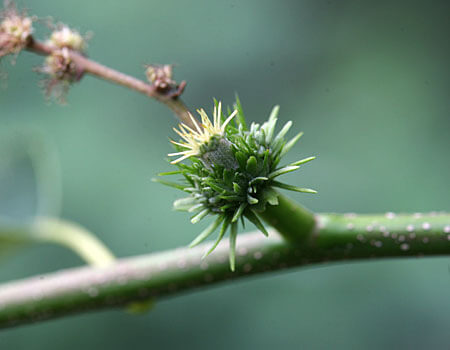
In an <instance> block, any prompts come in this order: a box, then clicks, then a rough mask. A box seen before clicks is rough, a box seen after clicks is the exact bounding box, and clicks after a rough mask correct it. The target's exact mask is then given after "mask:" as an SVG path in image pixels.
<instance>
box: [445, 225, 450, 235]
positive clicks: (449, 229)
mask: <svg viewBox="0 0 450 350" xmlns="http://www.w3.org/2000/svg"><path fill="white" fill-rule="evenodd" d="M444 232H445V233H450V225H447V226H445V227H444Z"/></svg>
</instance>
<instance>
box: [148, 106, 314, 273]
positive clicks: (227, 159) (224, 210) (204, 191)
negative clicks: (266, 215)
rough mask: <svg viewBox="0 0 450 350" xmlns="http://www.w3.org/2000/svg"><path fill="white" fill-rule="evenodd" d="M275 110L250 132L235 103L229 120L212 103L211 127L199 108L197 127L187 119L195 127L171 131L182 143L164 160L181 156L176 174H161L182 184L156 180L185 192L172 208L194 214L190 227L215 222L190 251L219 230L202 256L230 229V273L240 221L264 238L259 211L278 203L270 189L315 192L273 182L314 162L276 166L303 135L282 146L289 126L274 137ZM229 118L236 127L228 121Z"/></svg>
mask: <svg viewBox="0 0 450 350" xmlns="http://www.w3.org/2000/svg"><path fill="white" fill-rule="evenodd" d="M278 110H279V107H278V106H276V107H274V108H273V110H272V112H271V114H270V117H269V120H268V121H267V122H265V123H263V124H262V125H259V124H256V123H252V124H251V125H250V129H248V128H247V126H246V123H245V118H244V114H243V112H242V107H241V105H240V102H239V99H237V101H236V104H235V110H234V111H233V112H231V110H228V115H229V116H228V117H224V116H223V115H222V111H221V103H220V102H219V103H217V102H216V103H215V108H214V115H213V123H211V121H210V120H209V119H208V116H207V115H206V113H205V111H204V110H199V111H198V113H199V114H200V116H201V119H202V121H201V124H199V123H198V122H197V121H195V119H194V118H193V117H192V116H191V119H192V122H193V124H194V125H195V127H194V128H190V127H189V126H187V125H185V124H181V125H180V127H179V128H180V130H176V129H175V131H176V132H177V133H178V135H180V136H181V138H182V140H181V141H180V142H175V141H172V143H173V144H174V145H175V148H176V149H177V152H175V153H171V154H169V156H181V157H180V158H178V159H176V160H175V161H172V164H175V165H176V166H177V167H178V168H179V170H177V171H172V172H167V173H162V174H160V175H161V176H162V175H174V174H181V175H182V176H183V177H184V181H183V183H174V182H169V181H165V180H162V179H157V181H158V182H161V183H163V184H166V185H169V186H172V187H175V188H177V189H180V190H182V191H184V192H187V193H188V196H187V197H185V198H181V199H178V200H177V201H175V203H174V207H175V209H176V210H182V211H187V212H190V213H194V215H193V217H192V218H191V222H192V223H194V224H195V223H197V222H199V221H200V220H202V219H203V218H205V217H206V216H208V215H215V216H216V219H215V221H214V222H213V223H212V224H211V225H210V226H208V227H207V228H206V229H205V230H204V231H203V232H201V233H200V235H198V236H197V237H196V238H195V239H194V240H193V241H192V243H191V245H190V246H191V247H193V246H196V245H197V244H199V243H201V242H203V241H204V240H205V239H206V238H208V237H209V236H210V235H211V234H212V233H213V232H214V231H215V230H216V229H217V228H218V227H219V226H220V232H219V236H218V238H217V240H216V241H215V243H214V244H213V246H212V247H211V248H210V249H209V250H208V251H207V252H206V253H205V255H204V256H205V257H206V256H207V255H209V254H210V253H211V252H212V251H213V250H214V249H215V248H216V247H217V245H218V244H219V242H220V241H221V240H222V238H223V237H224V235H225V233H226V231H227V229H228V228H230V266H231V269H232V270H234V268H235V250H236V236H237V231H238V222H239V220H240V221H241V223H242V225H243V226H244V218H247V219H248V220H249V221H251V222H252V223H253V224H255V226H256V227H257V228H258V229H259V230H260V231H261V232H262V233H263V234H264V235H266V236H267V235H268V233H267V230H266V229H265V227H264V225H263V224H262V222H261V220H260V219H259V218H258V213H259V212H262V211H264V210H265V208H266V206H267V205H277V204H278V194H277V192H276V191H275V190H274V188H275V187H278V188H283V189H287V190H291V191H297V192H306V193H315V191H314V190H311V189H306V188H299V187H296V186H291V185H287V184H284V183H281V182H278V181H277V180H276V178H278V176H280V175H283V174H286V173H289V172H291V171H294V170H297V169H298V168H299V167H300V165H301V164H304V163H307V162H309V161H311V160H313V159H314V158H315V157H309V158H305V159H302V160H299V161H297V162H294V163H291V164H288V165H285V166H279V163H280V160H281V158H282V157H283V156H284V155H285V154H286V153H287V152H288V151H289V150H290V149H291V148H292V147H293V146H294V144H295V143H296V142H297V141H298V140H299V139H300V137H301V136H302V133H299V134H297V135H296V136H295V137H294V138H292V139H291V140H290V141H288V142H286V139H285V135H286V133H287V132H288V130H289V129H290V127H291V125H292V122H290V121H289V122H288V123H286V124H285V125H284V127H283V128H282V129H281V130H280V131H279V132H278V133H277V134H275V126H276V123H277V115H278ZM234 117H235V118H234ZM233 118H234V121H235V125H232V124H231V123H230V121H231V120H232V119H233ZM185 159H189V161H190V162H189V164H184V163H181V161H182V160H185Z"/></svg>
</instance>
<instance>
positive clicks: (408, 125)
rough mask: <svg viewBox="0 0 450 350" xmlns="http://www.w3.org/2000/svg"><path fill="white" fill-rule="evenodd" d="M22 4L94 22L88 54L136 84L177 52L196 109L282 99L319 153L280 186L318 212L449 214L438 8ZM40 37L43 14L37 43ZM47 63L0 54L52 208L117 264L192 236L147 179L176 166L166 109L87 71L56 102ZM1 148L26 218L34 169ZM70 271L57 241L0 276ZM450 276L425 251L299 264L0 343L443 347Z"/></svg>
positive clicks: (10, 99)
mask: <svg viewBox="0 0 450 350" xmlns="http://www.w3.org/2000/svg"><path fill="white" fill-rule="evenodd" d="M21 5H25V6H26V7H28V8H30V9H31V13H33V14H36V15H38V16H40V17H45V16H49V15H52V16H53V17H54V18H55V19H56V20H61V21H64V22H65V23H67V24H69V25H73V26H74V27H75V28H77V29H79V30H81V31H82V32H85V31H88V30H92V31H93V32H94V33H95V35H94V38H93V39H92V40H91V42H90V47H89V54H90V56H91V57H93V58H95V59H96V60H99V61H100V62H103V63H105V64H108V65H110V66H111V67H115V68H117V69H119V70H122V71H124V72H127V73H130V74H132V75H135V76H137V77H141V78H143V77H144V76H143V65H144V64H146V63H175V64H176V68H175V78H176V79H177V80H178V81H180V80H187V82H188V87H187V89H186V92H185V94H184V96H183V97H184V100H185V101H186V102H187V104H188V105H189V106H190V107H192V108H197V107H205V108H207V109H211V107H212V98H213V97H217V98H220V99H222V100H223V101H224V102H225V103H226V104H230V103H232V102H233V98H234V93H235V92H238V93H239V95H240V97H241V100H242V102H243V105H244V110H245V111H246V114H247V117H248V118H249V119H251V120H254V121H263V120H264V119H265V118H267V116H268V113H269V112H270V109H271V107H272V106H273V105H274V104H280V105H281V114H280V117H281V121H282V122H285V121H287V120H293V121H294V126H295V128H294V129H296V130H303V131H304V132H305V136H304V137H303V138H302V140H301V142H300V143H299V145H298V146H296V148H295V149H294V151H292V152H291V153H292V154H291V155H290V160H297V159H299V158H300V157H303V156H310V155H317V156H318V159H317V160H316V161H314V162H313V163H311V164H310V165H308V166H306V167H305V168H304V170H303V171H302V172H296V173H295V174H293V175H292V176H290V177H289V176H286V177H285V179H286V180H289V182H290V183H293V184H297V185H300V186H306V187H312V188H315V189H318V190H319V194H318V195H316V196H310V195H304V194H303V195H302V194H298V195H297V194H291V193H290V194H289V195H290V196H292V197H294V198H295V199H296V200H298V201H300V202H302V203H304V204H305V205H306V206H308V207H309V208H311V209H312V210H314V211H318V212H348V211H351V212H358V213H369V212H385V211H394V212H427V211H432V210H446V211H449V210H450V186H449V178H450V162H449V151H450V137H449V130H450V113H449V111H450V108H449V107H450V103H449V91H450V75H449V58H450V47H449V39H448V34H449V29H450V23H449V10H450V6H449V2H448V1H430V2H429V1H404V0H403V1H395V2H394V1H387V0H384V1H376V2H374V1H356V0H354V1H351V0H344V1H324V0H308V1H305V0H302V1H294V0H292V1H268V0H252V1H206V0H205V1H161V0H152V1H137V0H129V1H126V2H124V1H88V0H78V1H55V0H40V1H29V2H22V3H21ZM47 34H48V29H46V28H45V26H42V25H41V26H40V28H39V30H38V32H37V36H38V37H40V38H43V37H44V36H45V35H47ZM41 61H42V58H40V57H37V56H35V55H31V54H29V53H24V54H22V55H20V57H19V59H18V62H17V64H16V65H15V66H11V65H9V64H7V63H6V62H3V64H2V69H3V70H6V71H7V72H8V75H9V77H8V88H7V89H2V90H1V92H0V131H1V135H3V136H2V138H5V137H6V136H5V135H9V137H12V139H15V137H16V136H15V135H18V134H20V130H26V132H34V133H38V134H40V135H41V137H43V138H44V139H45V140H47V141H46V142H47V143H48V144H47V145H46V147H47V148H44V150H45V149H48V152H50V149H52V146H51V145H53V148H55V149H56V150H57V152H58V153H59V157H60V168H61V178H62V184H63V185H62V192H63V200H62V212H61V215H62V217H64V218H66V219H69V220H73V221H76V222H78V223H80V224H82V225H84V226H85V227H87V228H88V229H90V230H92V231H93V232H95V233H96V234H97V235H98V236H99V237H100V238H101V239H102V240H103V241H104V242H105V243H106V244H107V245H108V246H109V247H110V248H111V249H112V250H113V252H115V253H116V254H117V255H118V256H130V255H136V254H145V253H149V252H154V251H158V250H162V249H170V248H174V247H177V246H181V245H185V244H187V243H188V242H189V241H190V240H191V239H192V238H193V237H194V235H195V234H196V233H198V232H199V230H200V228H201V227H199V226H194V225H191V224H190V223H189V221H188V218H187V216H186V215H185V214H183V213H177V212H174V211H172V209H171V205H172V201H173V200H174V199H175V198H177V197H178V196H179V193H177V192H176V191H175V190H172V189H168V188H165V187H164V186H161V185H159V184H155V183H152V182H151V178H152V177H154V176H155V174H156V173H158V172H160V171H165V170H168V169H170V168H169V165H168V164H167V162H166V160H165V158H166V154H167V153H168V152H170V151H171V147H170V145H169V143H168V142H167V141H168V138H169V137H174V136H175V135H174V133H173V132H172V131H171V128H172V127H173V126H175V125H176V120H175V119H174V118H173V117H172V115H171V114H170V112H169V111H168V110H166V109H165V107H164V106H162V105H160V104H158V103H157V102H155V101H152V100H149V99H148V98H146V97H145V96H141V95H139V94H137V93H135V92H131V91H128V90H126V89H123V88H121V87H118V86H113V85H110V84H107V83H104V82H102V81H99V80H96V79H94V78H91V77H86V78H85V79H84V80H83V81H82V83H81V84H79V85H77V86H74V87H73V88H72V89H71V91H70V93H69V96H68V104H67V105H66V106H60V105H58V104H56V103H46V102H45V100H44V98H43V94H42V91H41V89H39V88H38V84H39V80H40V79H41V77H39V76H37V75H36V74H34V73H32V72H31V70H32V68H33V67H35V66H37V65H39V64H40V63H41ZM291 135H293V133H292V134H291ZM39 142H41V141H39ZM5 147H6V146H5ZM45 152H46V151H44V158H45V156H48V154H46V153H45ZM0 156H1V157H3V158H0V164H3V176H2V177H0V202H1V203H2V204H1V206H0V209H1V210H2V214H3V215H5V214H8V215H11V216H14V217H23V216H27V215H30V213H32V212H33V210H35V208H34V206H35V202H36V200H35V198H34V188H33V186H34V180H33V177H32V176H30V165H29V164H27V161H26V159H25V160H24V159H22V160H18V161H9V162H8V161H7V158H8V152H7V151H6V150H5V149H3V150H2V152H0ZM8 159H9V158H8ZM51 163H52V164H53V166H55V164H54V163H55V162H54V160H53V161H51ZM5 164H9V165H13V169H14V171H15V172H14V173H7V172H6V170H5V169H6V165H5ZM50 165H51V164H50ZM50 168H51V167H50ZM8 169H11V168H8ZM5 174H6V175H5ZM48 176H49V177H48V179H49V182H50V183H51V182H52V181H54V183H55V185H56V184H57V181H56V176H57V175H55V174H52V172H51V171H50V172H49V174H48ZM52 179H53V180H52ZM55 192H57V191H55ZM80 264H82V262H81V261H80V260H79V259H78V257H76V256H74V255H73V254H72V253H71V252H69V251H67V250H64V249H63V248H59V247H53V246H36V247H33V248H30V249H28V250H25V251H23V252H22V253H21V254H18V255H15V256H13V257H11V258H10V259H8V260H5V261H3V262H2V264H1V266H0V281H2V282H3V281H7V280H11V279H17V278H23V277H27V276H32V275H35V274H39V273H45V272H50V271H55V270H58V269H61V268H67V267H73V266H78V265H80ZM449 269H450V264H449V259H448V258H435V259H422V260H401V261H400V260H397V261H379V262H365V263H359V264H348V265H347V264H344V265H335V264H333V265H329V266H326V267H321V268H311V269H299V270H293V271H290V272H288V273H282V274H272V275H271V276H265V277H258V278H253V279H251V280H245V281H239V282H235V283H232V284H227V285H223V286H220V287H215V288H212V289H208V290H203V291H197V292H195V293H193V294H189V295H183V296H179V297H176V298H173V299H169V300H164V301H161V302H160V303H158V304H157V305H156V307H155V309H154V310H153V311H152V312H150V313H148V314H145V315H142V316H132V315H128V314H126V313H124V312H122V311H120V310H116V311H105V312H101V313H94V314H84V315H78V316H73V317H68V318H65V319H61V320H54V321H50V322H46V323H42V324H36V325H32V326H25V327H22V328H18V329H11V330H7V331H3V332H1V333H0V348H1V349H27V350H28V349H61V348H64V349H65V350H71V349H101V348H105V349H124V348H129V349H138V348H148V349H211V348H213V349H217V350H219V349H230V348H235V349H273V348H278V349H297V348H304V349H400V348H404V349H423V348H428V349H431V348H433V349H449V347H450V332H449V328H450V273H449Z"/></svg>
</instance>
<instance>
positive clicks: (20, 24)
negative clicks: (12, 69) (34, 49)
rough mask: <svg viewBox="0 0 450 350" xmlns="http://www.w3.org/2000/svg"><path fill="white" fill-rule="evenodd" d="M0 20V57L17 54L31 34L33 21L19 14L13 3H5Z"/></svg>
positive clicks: (25, 44)
mask: <svg viewBox="0 0 450 350" xmlns="http://www.w3.org/2000/svg"><path fill="white" fill-rule="evenodd" d="M0 20H1V23H0V57H2V56H6V55H10V54H18V53H19V52H20V51H21V50H22V49H23V48H25V47H26V46H27V44H28V42H29V40H30V37H31V34H32V33H33V19H32V18H31V17H28V16H26V15H25V14H20V13H19V12H18V11H17V9H16V7H15V6H14V4H13V3H9V2H5V10H3V12H1V13H0Z"/></svg>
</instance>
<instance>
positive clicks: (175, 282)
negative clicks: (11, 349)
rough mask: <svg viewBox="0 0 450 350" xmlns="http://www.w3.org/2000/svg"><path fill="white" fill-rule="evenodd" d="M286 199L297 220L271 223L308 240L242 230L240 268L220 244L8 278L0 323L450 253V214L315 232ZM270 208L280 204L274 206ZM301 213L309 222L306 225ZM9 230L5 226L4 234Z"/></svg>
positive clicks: (363, 219)
mask: <svg viewBox="0 0 450 350" xmlns="http://www.w3.org/2000/svg"><path fill="white" fill-rule="evenodd" d="M281 201H282V204H281V206H280V208H283V207H285V208H288V209H289V210H290V211H291V212H290V214H291V215H292V217H290V216H289V215H287V213H284V212H283V213H280V212H279V210H280V208H278V214H279V215H280V218H282V217H284V218H285V220H280V221H279V222H278V223H276V222H275V223H274V225H277V226H278V227H279V228H280V229H282V230H288V229H289V227H290V228H291V230H292V236H294V237H295V236H296V235H297V236H299V237H303V243H301V244H291V243H290V242H289V241H287V240H286V239H283V238H282V237H281V236H280V235H278V234H277V233H276V232H271V234H270V236H269V238H266V237H264V236H263V235H261V233H260V232H258V233H253V234H241V235H240V236H239V237H238V240H237V254H236V271H235V272H231V271H230V267H229V262H228V254H229V245H228V242H225V241H223V242H221V243H220V244H219V245H218V247H217V249H216V250H215V251H214V253H213V254H211V255H210V256H208V257H207V258H206V259H204V260H202V256H203V254H204V253H205V251H207V250H208V249H210V248H211V244H212V243H211V242H209V243H203V244H202V245H198V246H196V247H195V248H187V247H186V248H181V249H175V250H170V251H167V252H162V253H155V254H150V255H144V256H138V257H132V258H128V259H119V260H117V261H116V262H114V263H112V264H111V265H109V266H104V267H82V268H75V269H69V270H65V271H60V272H57V273H52V274H47V275H43V276H36V277H33V278H27V279H24V280H21V281H14V282H10V283H6V284H3V285H0V327H2V328H5V327H13V326H17V325H21V324H27V323H32V322H38V321H42V320H47V319H54V318H57V317H63V316H67V315H70V314H75V313H81V312H87V311H93V310H100V309H105V308H114V307H126V306H128V305H129V304H130V303H131V302H136V301H145V300H148V299H149V298H156V299H162V298H164V297H167V296H169V295H177V294H180V293H183V292H186V291H191V290H195V289H197V288H199V287H204V286H210V285H215V284H218V283H223V282H227V281H229V280H231V279H239V278H244V277H250V276H253V275H255V274H260V273H267V272H270V271H278V270H282V269H286V268H290V267H298V266H310V265H315V264H324V263H331V262H333V261H341V262H342V261H353V260H368V259H371V260H374V259H380V258H388V257H389V258H400V257H410V258H411V257H415V258H417V257H423V256H439V255H449V254H450V214H445V213H431V214H420V215H419V214H414V215H406V214H405V215H394V214H392V213H387V214H384V215H354V214H347V215H339V214H323V215H317V216H316V222H317V224H316V227H315V229H312V228H311V227H313V224H312V221H311V217H310V216H309V215H307V214H306V213H307V212H306V211H305V210H304V209H301V208H295V205H294V204H293V203H292V202H290V201H288V200H286V199H284V198H282V199H281ZM272 209H273V210H276V207H273V208H270V209H269V210H272ZM275 213H276V212H275ZM275 213H273V214H271V215H275ZM271 215H269V219H267V220H268V221H269V220H270V221H269V222H274V217H275V216H271ZM293 217H297V219H295V218H293ZM302 217H303V218H305V217H306V218H307V221H306V222H309V224H302V225H301V222H302V219H300V218H302ZM288 223H289V225H288ZM297 224H298V225H299V226H298V227H297V226H296V225H297ZM0 225H1V223H0ZM4 229H5V230H7V229H8V227H1V226H0V233H2V232H3V230H4ZM22 229H23V230H27V227H23V228H22ZM286 232H288V231H286ZM288 233H289V232H288ZM305 238H308V239H305Z"/></svg>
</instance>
